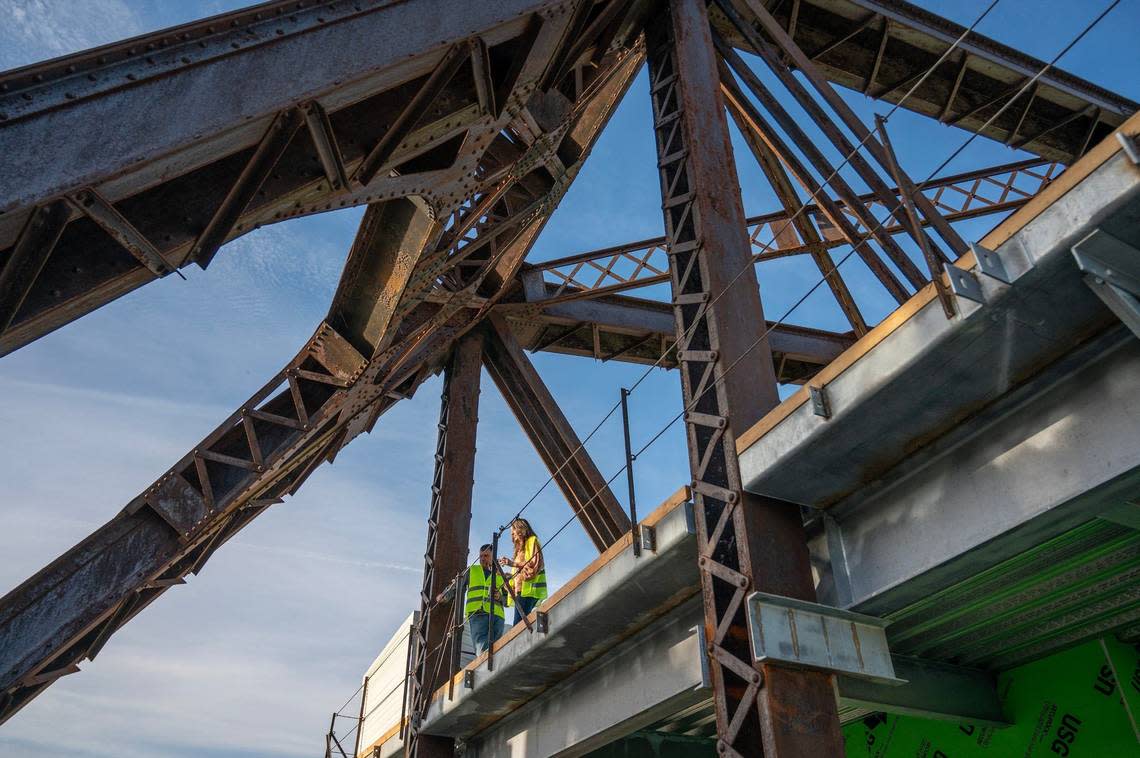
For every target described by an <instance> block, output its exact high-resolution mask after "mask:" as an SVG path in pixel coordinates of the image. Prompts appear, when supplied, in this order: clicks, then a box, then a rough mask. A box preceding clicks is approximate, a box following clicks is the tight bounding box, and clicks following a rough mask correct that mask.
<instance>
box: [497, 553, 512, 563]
mask: <svg viewBox="0 0 1140 758" xmlns="http://www.w3.org/2000/svg"><path fill="white" fill-rule="evenodd" d="M499 565H500V566H511V565H513V564H512V563H511V559H510V558H508V557H507V556H505V555H504V556H503V557H502V558H500V559H499Z"/></svg>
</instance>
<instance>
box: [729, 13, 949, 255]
mask: <svg viewBox="0 0 1140 758" xmlns="http://www.w3.org/2000/svg"><path fill="white" fill-rule="evenodd" d="M717 2H718V3H719V4H720V7H721V8H722V9H724V10H725V11H726V13H729V14H732V17H733V18H734V23H736V24H737V27H738V28H739V29H740V30H741V32H742V33H743V34H744V35H745V37H746V38H747V39H748V40H749V42H750V43H751V44H753V45H754V46H755V47H756V49H757V50H758V51H759V52H760V54H761V56H762V57H764V58H765V60H766V61H767V62H769V66H771V60H770V58H771V55H770V53H769V51H768V45H767V43H765V42H764V41H763V40H761V39H760V37H759V36H758V35H757V34H756V32H755V30H753V29H752V27H751V26H749V25H748V24H744V23H741V19H740V18H739V17H738V16H735V13H734V12H733V11H732V8H731V4H732V0H717ZM740 2H742V3H744V4H745V5H746V6H747V7H748V9H749V11H751V13H752V15H753V16H754V17H755V18H756V19H757V21H759V22H760V25H761V26H762V27H763V28H764V30H765V31H766V32H767V33H768V34H769V35H770V36H771V37H772V39H773V40H775V42H776V45H777V46H778V47H779V48H780V49H781V50H782V51H783V52H784V53H785V54H786V55H788V57H789V58H790V59H791V61H792V63H794V64H795V66H796V68H798V69H799V70H800V72H801V73H802V74H803V76H804V78H805V79H807V80H808V82H810V83H811V85H812V87H814V88H815V90H816V92H818V93H819V95H820V96H821V97H822V98H823V100H824V101H825V102H826V103H827V104H828V105H829V106H831V108H832V109H833V110H834V111H835V112H836V114H838V116H839V118H840V120H841V121H842V122H843V123H844V124H846V126H847V128H848V129H850V130H851V132H852V134H854V135H855V137H856V138H857V139H858V140H859V144H860V145H865V146H866V149H867V151H868V152H869V153H870V154H871V156H872V157H874V159H875V161H876V162H878V164H879V165H880V166H881V167H883V169H884V170H886V169H887V167H888V166H889V161H888V159H887V155H886V151H885V150H884V149H883V146H882V145H881V144H879V142H878V141H877V140H876V139H875V137H874V135H873V134H872V133H871V131H870V129H868V128H867V125H866V124H864V123H863V121H862V119H860V118H859V116H858V115H856V113H855V111H853V110H852V109H851V106H849V105H847V103H846V102H844V101H843V98H841V97H839V94H838V93H837V92H836V91H835V89H834V88H833V87H832V86H831V83H830V82H828V81H827V79H826V78H824V76H823V74H822V73H820V71H819V67H818V66H817V65H816V64H815V63H813V62H812V61H811V60H810V59H809V58H808V57H807V55H805V54H804V52H803V50H801V49H800V47H799V45H797V44H796V43H795V42H794V41H793V40H792V39H791V38H790V37H788V36H787V34H786V33H785V32H784V30H783V29H782V28H781V27H780V25H779V23H778V22H777V21H776V20H775V19H774V18H773V17H772V14H771V13H769V12H768V10H767V9H766V8H765V7H764V6H763V4H762V3H760V2H758V0H740ZM773 71H774V72H775V73H776V75H777V76H778V77H779V78H780V81H781V82H783V83H784V85H785V86H786V87H788V90H789V92H791V94H792V96H793V97H795V99H796V102H798V103H800V104H801V105H802V106H804V107H805V108H806V109H808V112H809V113H810V114H813V119H814V120H815V121H816V122H817V123H819V124H820V126H821V127H823V128H824V132H825V134H827V135H828V137H829V139H831V140H832V142H833V143H834V144H835V146H836V147H837V148H839V149H840V150H841V151H843V154H844V155H849V154H852V152H853V146H851V144H850V142H849V141H847V140H846V138H844V137H843V136H842V135H841V134H840V133H839V132H838V130H834V129H832V128H831V127H833V126H834V125H833V124H832V122H831V119H830V118H829V117H827V115H826V114H824V112H823V111H822V109H820V108H819V106H818V105H817V104H816V103H815V101H814V100H813V99H812V98H811V96H810V95H809V94H808V92H807V91H806V90H805V89H804V87H803V85H802V84H800V83H799V80H797V79H796V78H795V77H794V76H793V75H792V73H791V71H789V70H788V69H787V68H785V67H779V70H777V69H776V68H773ZM851 165H852V167H854V168H855V169H856V170H857V171H858V172H859V175H860V176H861V177H863V180H864V181H866V182H867V183H868V185H869V186H870V187H871V189H872V190H874V191H876V192H878V193H880V195H881V199H882V200H883V201H884V202H887V196H886V192H887V190H886V185H885V184H883V183H882V181H881V180H879V179H878V176H877V175H876V174H875V172H874V170H873V169H872V168H871V167H870V166H869V165H867V164H866V162H865V161H863V160H862V157H861V156H859V155H858V154H857V153H856V154H854V155H852V160H851ZM876 180H877V181H876ZM914 202H915V205H917V206H918V208H919V210H921V211H922V215H923V216H925V217H926V218H927V220H928V221H929V222H930V225H931V226H932V227H934V229H935V230H936V231H937V232H938V235H939V236H940V237H942V239H943V240H944V241H945V242H946V244H947V245H949V247H950V250H951V251H952V256H951V257H952V258H955V259H956V258H957V257H958V256H960V255H962V254H964V253H965V252H966V249H967V246H966V242H965V240H963V239H962V238H961V236H959V234H958V232H957V231H955V230H954V228H953V227H951V226H950V224H949V223H948V222H947V221H946V220H945V219H944V218H942V216H941V214H940V213H939V212H938V210H937V209H936V208H935V207H934V206H933V205H932V204H931V203H930V201H929V200H927V199H926V197H925V196H923V195H921V194H918V195H916V196H915V197H914ZM891 215H893V216H895V218H897V219H899V222H900V223H904V225H905V222H904V218H905V212H904V211H903V209H901V208H899V207H898V206H897V205H896V206H895V207H894V208H892V209H891ZM910 233H911V236H913V237H914V239H915V242H919V239H918V238H919V237H920V236H923V235H924V234H925V232H923V231H922V230H921V229H920V228H916V227H911V229H910ZM927 244H931V245H932V244H933V243H932V242H930V241H928V243H927Z"/></svg>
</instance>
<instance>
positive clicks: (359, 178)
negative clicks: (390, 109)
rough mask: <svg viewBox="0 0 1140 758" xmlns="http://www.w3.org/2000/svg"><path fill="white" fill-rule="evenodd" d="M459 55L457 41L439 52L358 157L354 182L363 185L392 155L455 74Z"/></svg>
mask: <svg viewBox="0 0 1140 758" xmlns="http://www.w3.org/2000/svg"><path fill="white" fill-rule="evenodd" d="M463 58H464V47H463V46H461V45H455V46H453V47H451V48H449V49H448V50H447V52H445V53H444V54H443V58H442V59H441V60H440V62H439V63H438V64H437V65H436V67H435V68H434V69H433V70H432V72H431V74H430V75H429V76H428V78H427V79H426V80H425V81H424V83H423V84H422V85H421V86H420V88H419V89H418V90H417V91H416V94H415V95H413V96H412V99H411V100H409V101H408V103H407V105H405V106H404V109H403V110H402V111H401V112H400V115H398V116H397V117H396V120H395V121H393V122H392V125H391V126H390V127H388V130H387V131H385V132H384V136H383V137H381V138H380V141H379V142H377V143H376V145H375V146H373V148H372V150H370V151H369V152H368V155H366V156H365V157H364V160H363V161H361V163H360V166H359V167H358V168H357V169H356V174H355V175H354V176H353V179H354V180H355V181H356V182H358V183H360V184H362V185H367V184H368V183H369V182H371V181H372V178H373V177H374V176H376V172H377V171H379V170H380V167H381V166H383V165H384V164H385V163H386V162H387V161H388V159H389V158H390V157H392V153H394V152H395V151H396V146H397V145H399V144H400V143H401V142H402V141H403V140H404V138H405V137H407V136H408V135H409V134H410V133H411V131H412V128H413V127H415V125H416V122H417V121H419V120H420V117H422V116H423V115H424V113H426V112H427V110H428V108H430V107H431V104H432V102H434V101H435V99H436V98H437V97H439V94H440V93H441V92H442V91H443V88H444V87H446V86H447V84H448V82H450V81H451V77H453V76H455V72H457V71H458V70H459V67H460V66H461V65H463Z"/></svg>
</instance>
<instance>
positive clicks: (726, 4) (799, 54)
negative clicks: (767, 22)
mask: <svg viewBox="0 0 1140 758" xmlns="http://www.w3.org/2000/svg"><path fill="white" fill-rule="evenodd" d="M717 2H718V3H719V7H720V8H721V10H722V11H723V12H724V13H725V15H727V16H728V17H729V19H730V20H731V21H732V23H733V24H734V25H735V26H736V28H737V29H738V30H739V31H740V32H741V34H743V35H744V36H745V38H746V39H748V40H749V42H750V43H751V44H753V45H755V46H756V49H757V50H758V51H759V54H760V57H761V58H762V59H763V60H764V62H765V63H766V64H768V68H769V69H771V71H772V72H773V73H774V74H775V75H776V78H777V79H779V80H780V83H781V84H783V85H784V87H785V88H786V89H787V90H788V92H789V93H790V94H791V95H792V97H793V98H794V99H795V101H796V102H797V103H799V105H800V106H801V107H802V108H803V109H804V111H805V112H806V113H807V114H808V116H809V117H810V118H811V120H812V121H813V122H814V123H815V125H816V126H818V127H819V130H820V131H821V132H823V134H824V136H825V137H827V139H828V140H829V141H830V142H831V143H832V145H834V146H835V148H836V149H837V150H838V151H839V152H840V154H841V155H842V156H843V157H844V159H845V160H846V161H847V162H848V163H849V164H850V166H851V168H852V169H854V170H855V172H856V173H857V174H858V175H859V178H860V179H862V180H863V181H864V182H865V183H866V184H867V186H868V187H869V188H870V189H871V191H872V192H874V193H875V194H876V195H878V198H879V202H881V203H883V205H884V206H885V207H886V208H887V211H888V213H889V214H890V215H891V216H893V217H894V218H895V220H896V221H897V222H898V223H899V224H901V225H902V226H903V227H904V228H905V229H906V230H907V233H908V234H910V235H911V236H912V237H913V238H914V239H915V241H916V242H917V240H918V237H919V236H922V235H924V234H926V232H925V231H923V230H922V229H921V228H918V227H913V226H911V225H910V223H909V219H908V218H907V215H906V214H905V213H904V212H903V211H902V209H901V208H899V207H898V204H897V203H894V202H892V201H893V198H892V195H891V191H890V188H889V187H888V186H887V184H886V182H884V181H883V180H882V179H881V178H880V177H879V175H878V174H877V173H876V172H875V169H874V168H872V167H871V165H870V163H868V162H867V160H866V159H865V158H864V157H863V155H862V153H861V152H860V151H859V150H858V149H856V148H857V147H858V146H857V145H855V144H853V143H852V142H851V141H850V140H848V139H847V137H846V136H845V135H844V134H843V132H842V131H841V130H840V129H839V127H838V126H837V125H836V124H835V122H834V121H832V119H831V117H830V116H829V115H828V114H827V112H826V111H825V110H824V109H823V108H822V106H820V104H819V103H817V102H816V101H815V99H814V98H812V96H811V94H810V93H809V92H808V91H807V89H806V88H805V87H804V86H803V84H801V83H800V81H799V79H797V78H796V77H795V75H793V74H792V71H791V69H790V68H788V66H787V65H785V64H784V63H783V60H782V59H781V57H780V52H783V53H784V54H785V55H787V56H788V57H789V58H790V59H791V61H792V62H794V63H795V64H796V65H797V66H799V65H801V64H803V63H806V65H814V64H812V63H811V61H810V60H807V56H806V55H805V54H804V53H803V51H802V50H800V49H799V47H798V46H796V44H795V43H794V42H792V41H791V40H790V39H788V38H787V36H786V35H783V34H782V35H781V37H780V40H781V42H782V43H783V44H782V45H781V49H780V51H777V50H776V49H774V48H773V47H772V46H771V45H769V44H768V43H767V42H765V41H764V40H762V39H761V38H760V36H759V35H758V34H757V32H756V31H755V30H754V29H753V28H752V27H751V26H750V25H749V24H747V23H746V22H745V21H744V20H743V19H742V18H741V17H740V16H739V15H738V14H737V13H736V11H735V10H734V9H733V8H732V4H731V2H730V0H717ZM781 32H782V30H781ZM784 45H786V47H784ZM722 47H727V46H725V45H722ZM733 55H734V56H735V53H733ZM730 62H731V61H730ZM738 68H739V67H738V66H737V65H735V64H734V65H733V69H734V70H738ZM738 73H739V71H738ZM748 74H749V75H751V78H752V79H753V80H754V81H755V82H756V83H757V84H758V83H759V79H757V78H756V76H755V74H752V70H751V69H748ZM740 76H741V77H742V78H743V77H744V74H740ZM823 84H824V85H826V86H829V87H830V85H828V84H827V83H826V82H823ZM762 86H763V85H761V87H762ZM748 88H749V89H750V90H752V91H753V92H754V94H756V96H757V97H758V98H761V97H762V96H761V94H760V93H759V92H758V91H757V87H756V86H754V85H753V83H752V82H748ZM832 94H834V93H832ZM769 97H771V96H770V95H769ZM762 102H764V101H763V100H762ZM764 107H765V108H766V109H768V110H769V112H771V113H772V116H773V118H775V119H776V121H777V123H780V124H782V123H783V121H784V118H783V117H782V116H781V115H779V114H778V113H776V112H775V111H773V109H772V108H770V107H769V106H768V104H767V103H766V102H765V103H764ZM778 107H779V108H780V109H781V110H782V109H783V106H782V105H779V106H778ZM797 128H798V123H797ZM800 131H802V130H800ZM789 136H791V135H790V133H789ZM792 139H793V141H795V142H796V143H797V144H799V139H798V138H796V137H794V136H793V137H792ZM808 158H809V160H811V161H812V163H813V164H816V163H817V161H816V159H815V158H813V157H812V156H811V155H810V154H809V155H808ZM837 192H838V189H837ZM930 244H931V245H932V246H933V244H934V243H933V241H931V242H930ZM885 249H886V251H887V254H888V255H890V256H891V259H892V260H894V261H895V265H897V266H899V267H900V269H901V270H902V271H903V274H904V275H905V276H906V277H907V279H910V280H911V283H912V284H915V282H914V280H913V279H912V275H913V274H916V273H918V269H917V268H915V267H914V265H913V264H912V263H910V261H909V259H906V260H905V262H900V258H899V257H898V256H897V255H896V253H895V252H892V250H891V249H890V248H889V247H887V248H885ZM964 252H965V246H964V245H963V246H962V249H961V250H959V251H957V254H958V255H961V254H962V253H964ZM904 258H905V256H904ZM915 286H919V285H917V284H915Z"/></svg>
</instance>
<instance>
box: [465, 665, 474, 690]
mask: <svg viewBox="0 0 1140 758" xmlns="http://www.w3.org/2000/svg"><path fill="white" fill-rule="evenodd" d="M463 689H465V690H473V689H475V671H474V669H467V670H465V671H464V672H463Z"/></svg>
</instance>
